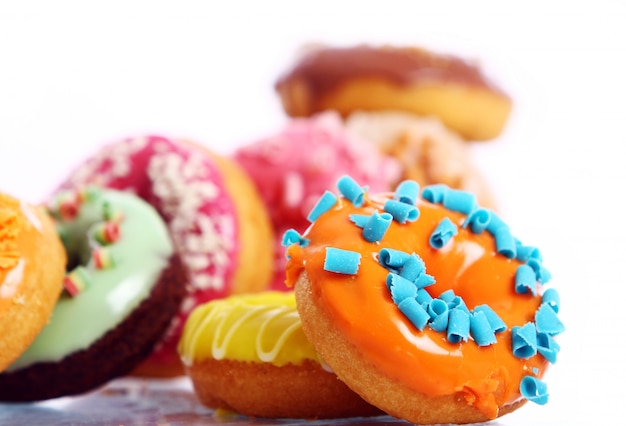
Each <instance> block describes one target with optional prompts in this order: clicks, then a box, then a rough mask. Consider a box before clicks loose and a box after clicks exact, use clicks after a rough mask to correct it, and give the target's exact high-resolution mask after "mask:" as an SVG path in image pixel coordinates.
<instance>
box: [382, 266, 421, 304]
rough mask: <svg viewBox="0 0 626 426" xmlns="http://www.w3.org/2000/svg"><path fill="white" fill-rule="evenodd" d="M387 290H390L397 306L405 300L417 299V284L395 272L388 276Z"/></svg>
mask: <svg viewBox="0 0 626 426" xmlns="http://www.w3.org/2000/svg"><path fill="white" fill-rule="evenodd" d="M387 288H389V292H390V293H391V299H392V300H393V302H394V303H395V304H396V305H397V304H398V303H400V302H402V301H403V300H404V299H408V298H411V299H415V297H416V296H417V287H416V286H415V284H413V282H412V281H409V280H407V279H406V278H403V277H401V276H400V275H398V274H394V273H393V272H390V273H388V274H387Z"/></svg>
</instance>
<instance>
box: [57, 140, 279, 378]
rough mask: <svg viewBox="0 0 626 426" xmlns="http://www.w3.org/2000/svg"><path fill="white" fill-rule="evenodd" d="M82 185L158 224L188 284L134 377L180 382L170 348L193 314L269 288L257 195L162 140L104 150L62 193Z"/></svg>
mask: <svg viewBox="0 0 626 426" xmlns="http://www.w3.org/2000/svg"><path fill="white" fill-rule="evenodd" d="M85 184H94V185H98V186H102V187H107V188H113V189H119V190H124V191H129V192H133V193H135V194H137V195H139V196H140V197H141V198H143V199H144V200H146V201H147V202H148V203H150V204H151V205H152V206H154V207H155V208H156V210H157V211H158V212H159V214H160V215H161V216H162V217H163V218H164V220H165V222H166V224H167V227H168V229H169V232H170V234H171V236H172V239H173V241H174V244H175V247H176V250H177V252H178V253H179V255H180V257H181V260H182V263H183V266H184V268H185V270H186V273H187V276H188V283H181V285H186V286H187V295H186V297H185V299H184V300H183V302H182V304H181V307H180V310H179V313H178V315H177V316H176V317H175V318H174V320H173V321H172V323H171V325H170V327H169V329H168V331H167V332H166V334H165V336H164V337H163V339H162V341H161V342H160V343H159V344H158V345H157V347H156V348H155V350H154V351H153V353H152V355H151V356H150V357H149V358H148V359H147V360H145V361H144V362H143V364H141V365H140V366H139V368H138V369H137V370H136V371H135V374H136V375H141V376H153V377H172V376H177V375H182V374H184V371H183V368H182V364H181V363H180V358H179V356H178V353H177V348H176V347H177V343H178V340H179V338H180V335H181V333H182V330H183V326H184V324H185V321H186V319H187V317H188V315H189V313H190V312H191V310H192V309H193V308H194V307H195V306H197V305H198V304H201V303H204V302H207V301H210V300H213V299H216V298H222V297H225V296H228V295H231V294H236V293H244V292H246V293H247V292H253V291H259V290H263V289H265V288H266V287H267V286H268V285H269V281H270V276H271V271H272V261H273V260H272V244H273V240H274V236H273V231H272V229H271V225H270V222H269V216H268V213H267V209H266V207H265V205H264V204H263V202H262V201H261V198H260V196H259V194H258V193H257V190H256V187H255V186H254V184H253V183H252V181H251V179H250V178H249V177H248V175H247V174H246V173H245V171H243V170H242V169H241V168H240V167H239V166H238V165H237V164H235V163H234V161H232V160H230V159H227V158H225V157H221V156H218V155H217V154H215V153H212V152H210V151H209V150H207V149H206V148H204V147H202V146H199V145H197V144H194V143H191V142H188V141H180V140H172V139H168V138H165V137H162V136H145V137H136V138H128V139H125V140H122V141H120V142H117V143H112V144H109V145H106V146H104V147H103V148H102V149H100V151H98V152H97V153H95V154H94V155H93V156H92V157H90V158H89V159H87V160H86V161H85V162H84V163H82V164H81V165H79V166H78V167H77V168H76V169H75V170H74V171H73V172H72V173H71V174H70V176H69V177H68V178H67V180H66V181H65V182H64V183H62V184H61V188H62V189H69V188H76V187H80V186H82V185H85ZM242 241H245V244H242Z"/></svg>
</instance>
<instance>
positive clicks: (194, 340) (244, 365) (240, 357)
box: [179, 291, 381, 419]
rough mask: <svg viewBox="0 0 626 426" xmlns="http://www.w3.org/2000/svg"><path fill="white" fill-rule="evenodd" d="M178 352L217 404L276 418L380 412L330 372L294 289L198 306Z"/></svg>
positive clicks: (206, 398)
mask: <svg viewBox="0 0 626 426" xmlns="http://www.w3.org/2000/svg"><path fill="white" fill-rule="evenodd" d="M179 351H180V356H181V359H182V360H183V363H184V364H185V366H186V370H187V374H188V375H189V377H190V378H191V380H192V383H193V386H194V391H195V393H196V395H197V396H198V398H199V400H200V401H201V402H202V403H203V404H204V405H206V406H208V407H210V408H213V409H222V410H228V411H235V412H238V413H241V414H244V415H248V416H254V417H272V418H283V417H285V418H307V419H311V418H336V417H354V416H370V415H375V414H381V411H380V410H379V409H377V408H375V407H373V406H371V405H370V404H367V403H366V402H365V401H363V400H362V399H361V398H360V397H359V396H358V395H356V394H355V393H354V392H352V391H351V390H350V389H349V388H348V387H347V386H346V385H345V384H344V383H343V382H341V381H339V380H338V379H337V377H336V376H335V375H334V374H333V373H332V372H330V371H328V369H327V367H326V365H325V364H324V362H323V361H322V360H321V359H320V357H319V355H318V354H317V352H316V351H315V349H314V348H313V346H312V345H311V343H309V341H308V340H307V339H306V337H305V336H304V333H303V332H302V324H301V322H300V318H299V316H298V313H297V311H296V300H295V297H294V294H293V291H288V292H281V291H267V292H262V293H257V294H248V295H236V296H230V297H228V298H226V299H221V300H214V301H211V302H208V303H206V304H204V305H201V306H199V307H197V308H195V310H194V311H193V312H192V314H191V316H190V317H189V320H188V321H187V323H186V325H185V329H184V333H183V336H182V339H181V341H180V345H179Z"/></svg>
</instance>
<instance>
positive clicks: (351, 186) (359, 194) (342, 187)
mask: <svg viewBox="0 0 626 426" xmlns="http://www.w3.org/2000/svg"><path fill="white" fill-rule="evenodd" d="M337 188H338V189H339V192H341V195H343V196H344V197H345V198H347V199H348V200H349V201H350V202H351V203H352V204H353V205H354V206H355V207H361V206H362V205H363V200H364V196H365V190H363V188H361V187H360V186H359V184H358V183H357V182H356V181H355V180H354V179H352V178H351V177H350V176H342V177H341V178H340V179H339V181H338V182H337Z"/></svg>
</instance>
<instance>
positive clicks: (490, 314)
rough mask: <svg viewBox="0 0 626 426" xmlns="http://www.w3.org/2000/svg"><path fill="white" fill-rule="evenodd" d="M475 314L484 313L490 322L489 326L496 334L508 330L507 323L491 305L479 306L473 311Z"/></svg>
mask: <svg viewBox="0 0 626 426" xmlns="http://www.w3.org/2000/svg"><path fill="white" fill-rule="evenodd" d="M473 311H474V312H482V313H483V314H485V316H486V317H487V320H488V321H489V326H490V327H491V330H493V332H494V333H502V332H503V331H505V330H506V323H505V322H504V321H502V318H500V317H499V316H498V314H496V313H495V311H494V310H493V309H491V306H489V305H478V306H475V307H474V309H473Z"/></svg>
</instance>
